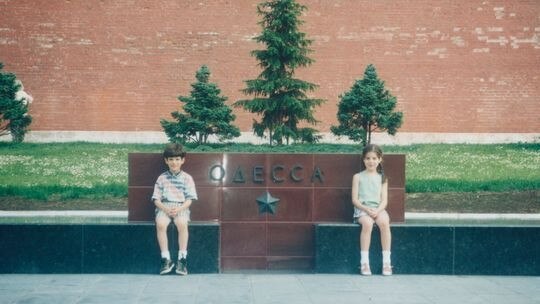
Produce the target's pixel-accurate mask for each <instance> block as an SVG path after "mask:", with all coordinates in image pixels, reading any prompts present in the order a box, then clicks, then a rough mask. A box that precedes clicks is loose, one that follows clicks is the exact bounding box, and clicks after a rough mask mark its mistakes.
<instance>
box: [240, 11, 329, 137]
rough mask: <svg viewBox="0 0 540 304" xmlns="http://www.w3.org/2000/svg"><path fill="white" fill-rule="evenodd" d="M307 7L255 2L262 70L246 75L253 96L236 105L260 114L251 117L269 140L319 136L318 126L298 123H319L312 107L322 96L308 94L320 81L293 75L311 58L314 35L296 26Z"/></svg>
mask: <svg viewBox="0 0 540 304" xmlns="http://www.w3.org/2000/svg"><path fill="white" fill-rule="evenodd" d="M306 9H307V7H306V6H303V5H300V4H298V3H296V1H294V0H270V1H265V2H262V3H260V4H259V5H258V6H257V13H258V14H259V15H260V16H262V21H260V22H259V24H260V25H261V27H262V33H261V34H260V35H259V36H257V37H255V38H254V40H255V41H256V42H258V43H262V44H264V45H265V46H266V48H265V49H262V50H254V51H252V52H251V55H252V56H254V57H255V58H256V59H257V60H258V61H259V66H260V67H261V68H262V69H263V71H262V73H261V74H260V75H259V76H258V77H257V79H251V80H247V81H245V83H246V88H245V89H244V90H243V93H244V94H246V95H253V98H252V99H245V100H239V101H237V102H236V103H235V104H234V105H235V106H237V107H243V108H244V110H247V111H249V112H251V113H257V114H258V115H260V117H261V120H260V121H257V120H255V119H254V120H253V130H254V132H255V134H256V135H257V136H259V137H264V135H265V132H268V135H269V136H268V137H269V143H270V144H272V143H273V142H276V143H278V144H283V139H285V140H286V143H287V144H288V143H289V141H290V140H291V139H292V140H295V141H296V140H300V141H307V142H312V141H316V140H317V139H318V136H317V135H315V134H316V133H317V130H315V129H313V128H307V127H306V128H299V126H298V124H299V123H300V122H304V123H308V124H311V125H315V124H316V123H317V120H316V119H315V117H314V116H313V110H314V107H315V106H318V105H320V104H321V103H322V102H323V100H322V99H315V98H309V97H308V96H307V95H306V93H307V92H311V91H314V90H315V89H316V88H317V85H315V84H313V83H310V82H307V81H303V80H300V79H296V78H294V73H295V70H296V69H297V68H299V67H306V66H309V65H310V64H312V63H313V60H312V59H311V58H309V57H308V54H309V53H311V52H312V50H311V49H309V45H310V44H311V43H312V41H311V40H309V39H307V38H306V34H305V33H302V32H300V31H299V29H298V27H299V25H301V24H302V23H303V21H301V20H300V19H299V16H300V15H301V14H302V12H303V11H304V10H306Z"/></svg>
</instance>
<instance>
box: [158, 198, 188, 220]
mask: <svg viewBox="0 0 540 304" xmlns="http://www.w3.org/2000/svg"><path fill="white" fill-rule="evenodd" d="M182 204H184V203H183V202H182V203H179V202H167V203H163V205H165V206H167V207H180V206H182ZM190 214H191V212H190V211H189V208H188V209H184V210H182V211H181V212H180V213H178V214H177V215H176V216H175V217H172V216H169V215H168V214H167V213H165V212H164V211H163V210H161V209H159V208H156V217H158V216H166V217H168V218H170V219H175V218H180V219H185V220H187V221H188V222H189V221H190Z"/></svg>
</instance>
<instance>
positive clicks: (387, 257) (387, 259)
mask: <svg viewBox="0 0 540 304" xmlns="http://www.w3.org/2000/svg"><path fill="white" fill-rule="evenodd" d="M390 254H391V253H390V250H383V252H382V261H383V264H391V262H390Z"/></svg>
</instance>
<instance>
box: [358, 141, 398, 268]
mask: <svg viewBox="0 0 540 304" xmlns="http://www.w3.org/2000/svg"><path fill="white" fill-rule="evenodd" d="M382 157H383V153H382V150H381V148H379V146H377V145H371V144H370V145H367V146H366V147H365V148H364V150H363V151H362V164H361V166H360V168H361V170H360V173H356V174H355V175H354V176H353V180H352V203H353V205H354V221H355V222H358V223H359V224H360V225H362V231H361V232H360V273H361V274H362V275H371V269H370V268H369V245H370V243H371V231H372V229H373V223H377V226H378V227H379V230H380V232H381V245H382V256H383V267H382V274H383V275H392V264H391V263H390V244H391V238H392V237H391V234H390V217H389V216H388V212H386V210H385V208H386V205H387V204H388V179H387V178H386V176H384V171H383V167H382Z"/></svg>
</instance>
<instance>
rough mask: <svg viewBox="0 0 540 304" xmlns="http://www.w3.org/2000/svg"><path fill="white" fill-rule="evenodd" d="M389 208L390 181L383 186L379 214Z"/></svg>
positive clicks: (378, 208)
mask: <svg viewBox="0 0 540 304" xmlns="http://www.w3.org/2000/svg"><path fill="white" fill-rule="evenodd" d="M386 206H388V179H386V181H385V182H384V183H383V184H382V186H381V203H380V204H379V207H377V213H379V212H381V211H383V210H385V209H386Z"/></svg>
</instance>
